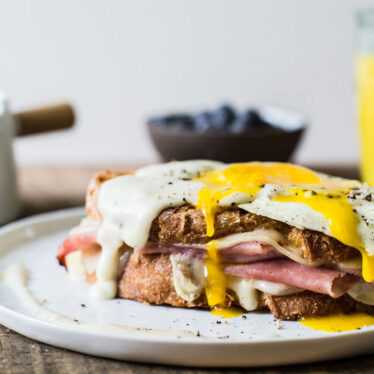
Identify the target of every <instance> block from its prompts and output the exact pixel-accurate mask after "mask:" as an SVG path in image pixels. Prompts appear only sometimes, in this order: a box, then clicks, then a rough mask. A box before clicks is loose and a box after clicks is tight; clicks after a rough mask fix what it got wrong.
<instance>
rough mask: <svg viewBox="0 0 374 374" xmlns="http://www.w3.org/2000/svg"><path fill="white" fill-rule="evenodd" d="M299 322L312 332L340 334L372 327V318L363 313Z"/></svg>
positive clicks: (373, 322)
mask: <svg viewBox="0 0 374 374" xmlns="http://www.w3.org/2000/svg"><path fill="white" fill-rule="evenodd" d="M299 322H300V323H302V324H303V325H305V326H307V327H309V328H311V329H313V330H320V331H326V332H340V331H349V330H356V329H359V328H362V327H365V326H371V325H374V317H372V316H369V315H368V314H365V313H354V314H337V315H332V316H326V317H315V318H301V319H300V320H299Z"/></svg>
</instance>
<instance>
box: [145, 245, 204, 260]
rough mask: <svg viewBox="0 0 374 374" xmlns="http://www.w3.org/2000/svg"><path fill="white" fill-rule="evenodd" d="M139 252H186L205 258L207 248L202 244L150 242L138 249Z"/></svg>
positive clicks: (174, 253) (188, 254)
mask: <svg viewBox="0 0 374 374" xmlns="http://www.w3.org/2000/svg"><path fill="white" fill-rule="evenodd" d="M138 253H139V254H153V253H167V254H173V255H176V254H184V255H187V256H191V257H194V258H200V259H203V258H205V254H206V250H205V248H204V247H200V246H188V245H162V244H154V243H148V244H147V245H145V246H144V247H142V248H139V249H138Z"/></svg>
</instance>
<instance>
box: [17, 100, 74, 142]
mask: <svg viewBox="0 0 374 374" xmlns="http://www.w3.org/2000/svg"><path fill="white" fill-rule="evenodd" d="M14 116H15V118H16V120H17V122H18V124H17V126H18V127H17V131H16V133H17V136H24V135H31V134H38V133H41V132H49V131H55V130H62V129H68V128H71V127H72V126H73V124H74V111H73V108H72V107H71V105H69V104H68V103H60V104H55V105H50V106H46V107H43V108H38V109H32V110H26V111H24V112H19V113H16V114H15V115H14Z"/></svg>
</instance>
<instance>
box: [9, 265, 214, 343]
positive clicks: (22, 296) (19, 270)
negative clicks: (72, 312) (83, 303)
mask: <svg viewBox="0 0 374 374" xmlns="http://www.w3.org/2000/svg"><path fill="white" fill-rule="evenodd" d="M27 278H28V277H27V270H26V269H25V267H24V266H23V265H20V264H15V265H11V266H9V267H8V268H7V269H6V270H5V272H4V276H3V281H4V283H5V284H6V285H7V286H8V287H9V288H10V289H11V290H12V291H13V293H14V295H15V296H16V297H17V299H18V301H19V303H20V304H21V305H22V306H23V307H24V308H26V309H27V310H29V311H30V312H31V313H32V314H34V315H35V317H36V318H38V319H40V320H42V321H45V322H49V323H56V324H64V325H69V326H70V327H73V328H76V329H81V330H89V331H94V332H103V333H114V334H126V335H137V336H139V335H140V336H157V337H175V338H179V337H184V338H196V339H198V338H199V339H201V338H204V339H206V338H207V337H204V336H201V335H200V334H194V333H193V332H191V331H187V330H173V329H170V330H166V329H148V328H139V327H132V326H124V325H115V324H110V323H79V322H77V321H76V320H74V319H71V318H69V317H67V316H64V315H62V314H59V313H56V312H53V311H52V310H49V309H48V308H46V307H44V306H42V305H40V304H39V302H38V301H37V300H36V299H35V298H34V297H33V296H32V294H31V293H30V291H29V289H28V288H27Z"/></svg>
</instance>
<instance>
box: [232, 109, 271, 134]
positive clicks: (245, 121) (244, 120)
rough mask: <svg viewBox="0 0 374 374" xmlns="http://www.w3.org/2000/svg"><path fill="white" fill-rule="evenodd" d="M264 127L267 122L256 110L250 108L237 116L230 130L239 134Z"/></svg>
mask: <svg viewBox="0 0 374 374" xmlns="http://www.w3.org/2000/svg"><path fill="white" fill-rule="evenodd" d="M266 127H268V124H267V123H266V122H263V121H262V120H261V117H260V115H259V114H258V112H257V111H256V110H253V109H250V110H246V111H245V112H244V113H242V114H240V115H239V116H237V118H236V120H235V121H234V123H233V124H232V126H231V128H230V130H231V131H232V132H233V133H236V134H239V133H242V132H246V131H251V130H260V129H263V128H266Z"/></svg>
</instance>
